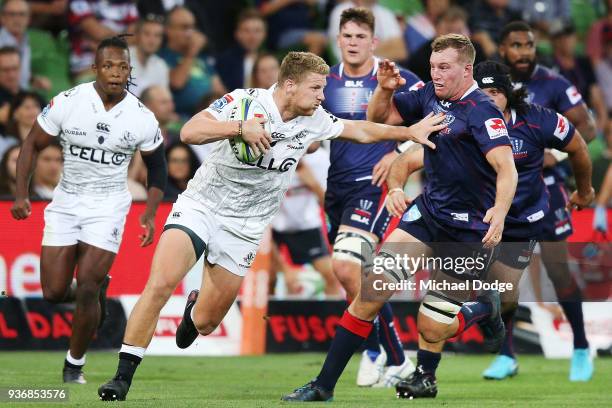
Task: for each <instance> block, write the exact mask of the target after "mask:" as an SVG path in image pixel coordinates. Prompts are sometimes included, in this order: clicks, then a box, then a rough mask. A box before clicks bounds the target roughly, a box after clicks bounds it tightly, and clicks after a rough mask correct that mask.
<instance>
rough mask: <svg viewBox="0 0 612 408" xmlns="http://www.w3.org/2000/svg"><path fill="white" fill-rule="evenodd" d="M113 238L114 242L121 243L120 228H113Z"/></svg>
mask: <svg viewBox="0 0 612 408" xmlns="http://www.w3.org/2000/svg"><path fill="white" fill-rule="evenodd" d="M111 237H113V241H115V242H117V241H119V229H118V228H116V227H115V228H113V231H112V232H111Z"/></svg>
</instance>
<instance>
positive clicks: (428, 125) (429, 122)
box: [407, 112, 447, 149]
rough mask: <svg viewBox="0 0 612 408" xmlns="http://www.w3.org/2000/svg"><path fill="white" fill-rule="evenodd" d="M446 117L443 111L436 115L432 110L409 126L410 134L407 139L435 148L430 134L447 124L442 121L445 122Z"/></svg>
mask: <svg viewBox="0 0 612 408" xmlns="http://www.w3.org/2000/svg"><path fill="white" fill-rule="evenodd" d="M444 117H445V115H444V114H443V113H438V114H436V115H434V114H433V112H430V113H429V115H427V116H425V117H424V118H423V119H421V120H420V121H418V122H417V123H415V124H414V125H412V126H410V127H409V128H408V129H409V130H410V136H409V138H408V139H407V140H412V141H413V142H415V143H420V144H422V145H425V146H428V147H430V148H431V149H435V148H436V145H435V144H433V143H432V142H431V141H430V140H429V135H430V134H432V133H433V132H437V131H439V130H442V129H444V128H445V127H446V126H447V125H446V124H445V123H442V122H444Z"/></svg>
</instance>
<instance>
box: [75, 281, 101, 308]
mask: <svg viewBox="0 0 612 408" xmlns="http://www.w3.org/2000/svg"><path fill="white" fill-rule="evenodd" d="M99 290H100V284H98V283H96V282H93V281H87V282H79V284H78V286H77V288H76V301H77V303H79V304H87V303H97V302H98V301H99V300H98V296H99Z"/></svg>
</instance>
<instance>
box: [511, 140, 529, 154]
mask: <svg viewBox="0 0 612 408" xmlns="http://www.w3.org/2000/svg"><path fill="white" fill-rule="evenodd" d="M523 143H524V142H523V140H522V139H517V138H516V137H511V138H510V144H511V145H512V155H513V156H514V158H515V159H522V158H524V157H527V151H526V150H522V149H523Z"/></svg>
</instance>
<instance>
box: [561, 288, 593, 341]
mask: <svg viewBox="0 0 612 408" xmlns="http://www.w3.org/2000/svg"><path fill="white" fill-rule="evenodd" d="M559 304H560V305H561V307H562V308H563V313H565V317H567V321H568V322H569V324H570V326H572V332H573V333H574V349H585V348H588V347H589V342H588V340H587V338H586V333H585V332H584V316H583V314H582V302H580V301H576V300H571V301H561V302H559Z"/></svg>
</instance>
